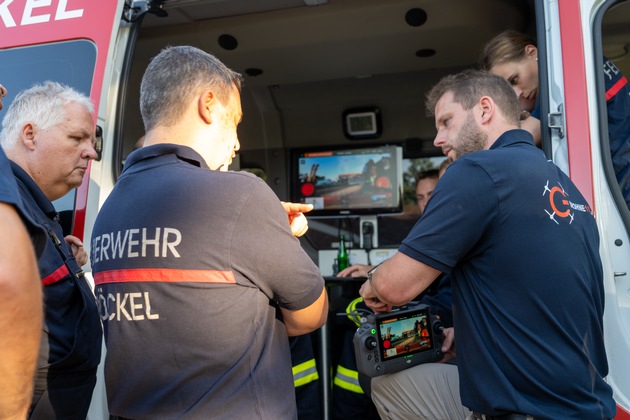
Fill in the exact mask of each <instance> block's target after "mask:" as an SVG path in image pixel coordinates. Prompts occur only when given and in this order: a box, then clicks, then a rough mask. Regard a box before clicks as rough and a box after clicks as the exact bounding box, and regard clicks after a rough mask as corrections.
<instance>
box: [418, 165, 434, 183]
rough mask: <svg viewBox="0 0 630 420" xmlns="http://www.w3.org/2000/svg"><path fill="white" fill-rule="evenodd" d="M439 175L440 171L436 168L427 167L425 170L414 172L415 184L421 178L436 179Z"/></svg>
mask: <svg viewBox="0 0 630 420" xmlns="http://www.w3.org/2000/svg"><path fill="white" fill-rule="evenodd" d="M439 177H440V171H439V170H437V169H427V170H426V171H422V172H418V173H417V174H416V184H417V183H418V182H420V181H422V180H423V179H427V178H435V179H438V178H439Z"/></svg>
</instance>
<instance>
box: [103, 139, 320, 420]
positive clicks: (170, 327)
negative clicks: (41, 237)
mask: <svg viewBox="0 0 630 420" xmlns="http://www.w3.org/2000/svg"><path fill="white" fill-rule="evenodd" d="M91 261H92V269H93V272H94V280H95V283H96V295H97V298H98V302H99V310H100V315H101V319H102V320H103V323H104V328H105V342H106V345H107V354H106V361H105V380H106V386H107V397H108V405H109V409H110V412H111V413H112V414H114V415H118V416H122V417H128V418H180V417H186V418H190V419H207V418H233V419H245V418H256V419H270V420H271V419H274V420H275V419H292V418H296V417H297V409H296V403H295V388H294V385H293V374H292V371H291V355H290V351H289V345H288V343H289V341H288V337H287V331H286V327H285V325H284V324H283V322H282V320H281V316H280V311H279V308H286V309H290V310H298V309H303V308H306V307H307V306H309V305H311V304H312V303H313V302H315V301H316V300H317V298H318V297H319V296H320V294H321V293H322V290H323V287H324V281H323V278H322V276H321V274H320V272H319V269H318V268H317V266H316V265H315V264H314V263H313V261H312V260H311V259H310V257H309V256H308V255H307V254H306V252H305V251H304V250H303V249H302V248H301V247H300V244H299V241H298V239H297V238H295V237H294V236H293V235H292V234H291V231H290V226H289V223H288V219H287V214H286V212H285V211H284V209H283V208H282V205H281V204H280V200H279V199H278V197H277V196H276V195H275V194H274V193H273V191H272V190H271V189H270V188H269V187H268V186H267V184H265V182H264V181H263V180H261V179H260V178H258V177H256V176H254V175H252V174H249V173H245V172H220V171H214V170H210V169H209V168H208V166H207V165H206V163H205V161H204V160H203V158H202V157H201V156H200V155H199V154H198V153H197V152H195V151H194V150H193V149H191V148H189V147H185V146H178V145H174V144H158V145H153V146H145V147H143V148H142V149H139V150H137V151H135V152H133V153H132V154H131V155H130V156H129V157H128V159H127V161H126V164H125V169H124V171H123V173H122V175H121V177H120V178H119V179H118V182H117V183H116V185H115V187H114V189H113V191H112V193H111V194H110V195H109V197H108V198H107V200H106V201H105V203H104V204H103V207H102V208H101V211H100V212H99V215H98V217H97V219H96V222H95V224H94V229H93V232H92V240H91Z"/></svg>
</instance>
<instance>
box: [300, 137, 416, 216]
mask: <svg viewBox="0 0 630 420" xmlns="http://www.w3.org/2000/svg"><path fill="white" fill-rule="evenodd" d="M292 164H293V168H292V185H291V188H292V197H291V199H292V200H293V201H297V202H301V203H307V204H313V206H314V210H313V211H311V212H309V213H308V216H309V217H310V216H339V215H362V214H374V215H376V214H389V213H400V212H402V188H403V187H402V186H403V180H402V179H403V178H402V148H401V147H399V146H383V147H369V148H352V149H343V150H324V151H305V150H300V151H294V153H293V162H292Z"/></svg>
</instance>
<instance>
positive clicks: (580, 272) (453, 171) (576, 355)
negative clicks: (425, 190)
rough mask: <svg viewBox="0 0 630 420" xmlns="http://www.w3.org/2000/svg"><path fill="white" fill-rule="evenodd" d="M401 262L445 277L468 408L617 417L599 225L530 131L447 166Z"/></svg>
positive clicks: (542, 415)
mask: <svg viewBox="0 0 630 420" xmlns="http://www.w3.org/2000/svg"><path fill="white" fill-rule="evenodd" d="M400 252H402V253H404V254H406V255H408V256H409V257H411V258H413V259H415V260H418V261H421V262H423V263H425V264H427V265H429V266H431V267H433V268H435V269H438V270H440V271H443V272H446V273H450V274H451V281H452V289H453V317H454V326H455V333H456V342H457V358H458V369H459V374H460V375H459V376H460V389H461V396H462V402H463V403H464V405H465V406H466V407H468V408H470V409H471V410H473V411H478V412H482V413H485V414H489V415H500V414H504V413H507V412H517V413H527V414H530V415H533V416H534V417H537V418H538V417H540V418H554V419H558V418H562V419H567V418H576V419H577V418H580V419H583V418H593V419H594V418H600V419H601V418H612V417H614V414H615V402H614V400H613V398H612V391H611V388H610V386H608V384H606V382H605V381H604V379H603V377H605V376H606V375H607V373H608V365H607V360H606V352H605V349H604V341H603V337H602V328H603V326H602V316H603V310H604V290H603V281H602V266H601V261H600V256H599V235H598V231H597V226H596V224H595V220H594V217H593V214H592V211H591V208H590V206H589V204H588V203H587V202H586V201H585V200H584V197H583V196H582V195H581V194H580V192H579V191H578V190H577V188H576V187H575V186H574V184H573V182H572V181H571V180H570V179H569V178H568V177H567V176H566V175H565V174H564V173H563V172H562V171H561V170H560V169H558V167H556V166H555V165H554V164H553V163H552V162H550V161H548V160H547V159H546V157H545V156H544V154H543V153H542V152H541V151H540V150H539V149H537V148H536V147H535V146H534V143H533V138H532V137H531V135H530V134H529V133H528V132H526V131H523V130H511V131H508V132H506V133H504V134H503V135H502V136H501V137H499V138H498V139H497V140H496V142H495V143H494V144H493V145H492V147H491V148H490V150H484V151H478V152H474V153H470V154H468V155H465V156H463V157H461V158H459V159H458V160H457V161H455V162H454V163H453V164H451V166H450V167H449V169H448V171H446V173H445V174H444V176H443V177H442V178H441V179H440V181H439V182H438V184H437V186H436V188H435V191H434V192H433V194H432V196H431V200H430V201H429V203H428V205H427V207H426V210H425V213H424V214H423V216H422V218H421V219H420V220H419V221H418V223H417V224H416V225H415V226H414V228H413V229H412V231H411V232H410V234H409V236H408V237H407V238H406V239H405V240H404V241H403V244H402V245H401V247H400Z"/></svg>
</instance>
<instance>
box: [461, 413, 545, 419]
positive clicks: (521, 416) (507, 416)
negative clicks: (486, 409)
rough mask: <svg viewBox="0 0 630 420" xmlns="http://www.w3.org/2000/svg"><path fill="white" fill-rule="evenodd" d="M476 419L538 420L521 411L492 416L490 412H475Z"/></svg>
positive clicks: (474, 417)
mask: <svg viewBox="0 0 630 420" xmlns="http://www.w3.org/2000/svg"><path fill="white" fill-rule="evenodd" d="M472 418H473V419H474V420H536V419H535V418H534V417H533V416H528V415H527V414H519V413H508V414H500V415H498V416H490V415H488V414H481V413H475V412H473V417H472Z"/></svg>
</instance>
